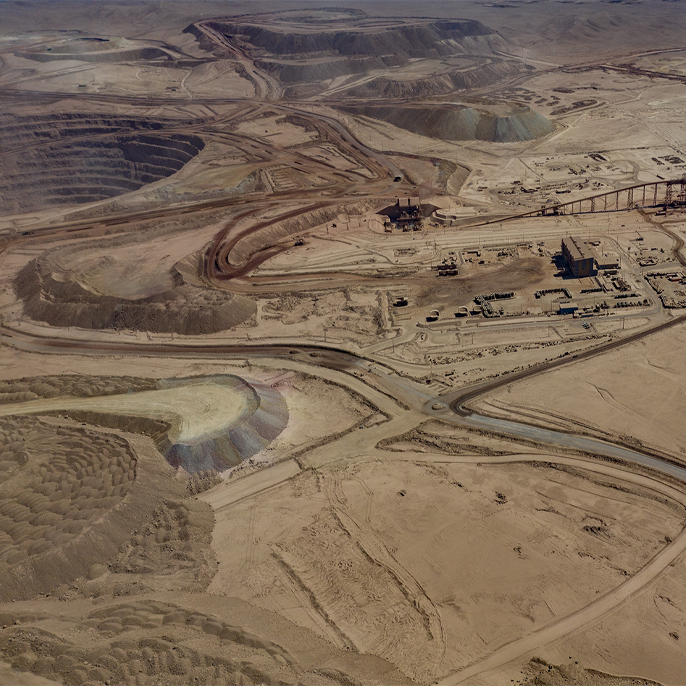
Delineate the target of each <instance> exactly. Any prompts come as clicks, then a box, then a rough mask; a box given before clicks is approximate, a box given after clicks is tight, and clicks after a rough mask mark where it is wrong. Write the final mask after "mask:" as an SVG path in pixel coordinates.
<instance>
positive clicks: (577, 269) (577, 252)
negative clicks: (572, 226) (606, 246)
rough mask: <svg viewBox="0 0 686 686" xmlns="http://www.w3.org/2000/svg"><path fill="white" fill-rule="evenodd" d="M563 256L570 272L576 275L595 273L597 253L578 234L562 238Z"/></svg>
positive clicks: (577, 276)
mask: <svg viewBox="0 0 686 686" xmlns="http://www.w3.org/2000/svg"><path fill="white" fill-rule="evenodd" d="M562 257H564V261H565V265H566V267H567V270H568V271H569V273H570V274H571V275H572V276H574V277H576V278H579V277H582V276H592V275H593V274H595V271H596V269H595V263H596V254H595V251H594V250H593V248H591V247H590V246H588V245H586V243H584V242H583V241H582V240H581V239H580V238H579V237H577V236H568V237H567V238H563V239H562Z"/></svg>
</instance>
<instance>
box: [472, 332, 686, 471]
mask: <svg viewBox="0 0 686 686" xmlns="http://www.w3.org/2000/svg"><path fill="white" fill-rule="evenodd" d="M627 324H628V321H627ZM685 343H686V327H684V326H683V325H682V326H679V327H676V328H673V329H669V330H668V331H664V332H662V333H659V334H655V335H653V336H649V337H647V338H645V339H644V340H642V341H638V342H636V343H632V344H631V345H629V346H628V347H626V348H620V349H618V350H615V351H613V352H610V353H608V354H606V355H602V356H600V357H595V358H593V359H591V360H587V361H583V362H579V363H575V364H572V365H570V366H567V367H563V368H562V369H556V370H555V371H552V372H549V373H548V374H544V375H542V376H538V377H533V378H532V379H529V380H526V381H523V382H520V383H518V384H515V385H513V386H512V387H511V388H504V389H502V390H499V391H497V392H495V393H492V394H490V395H488V396H486V397H484V398H483V399H481V400H480V401H479V402H478V407H479V408H480V409H481V410H482V411H484V412H485V413H486V414H490V415H497V416H501V417H507V418H513V419H515V420H517V419H519V420H521V419H522V418H523V419H524V421H526V422H535V423H538V424H544V425H546V426H552V427H554V428H557V427H561V428H562V429H564V430H571V431H578V430H579V427H582V428H583V429H584V430H591V431H597V432H600V433H602V434H604V435H609V437H610V439H611V440H612V439H614V438H616V437H620V438H621V437H627V436H631V437H632V438H634V439H638V440H639V441H641V442H642V443H643V444H644V445H648V446H655V447H656V448H659V449H661V450H666V451H669V452H670V453H671V454H672V455H674V456H675V457H677V459H680V460H681V459H683V455H684V430H683V427H684V410H685V409H686V390H685V387H684V376H685V375H686V358H685V357H684V355H683V354H681V351H682V350H683V349H684V344H685ZM628 372H630V373H628Z"/></svg>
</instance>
